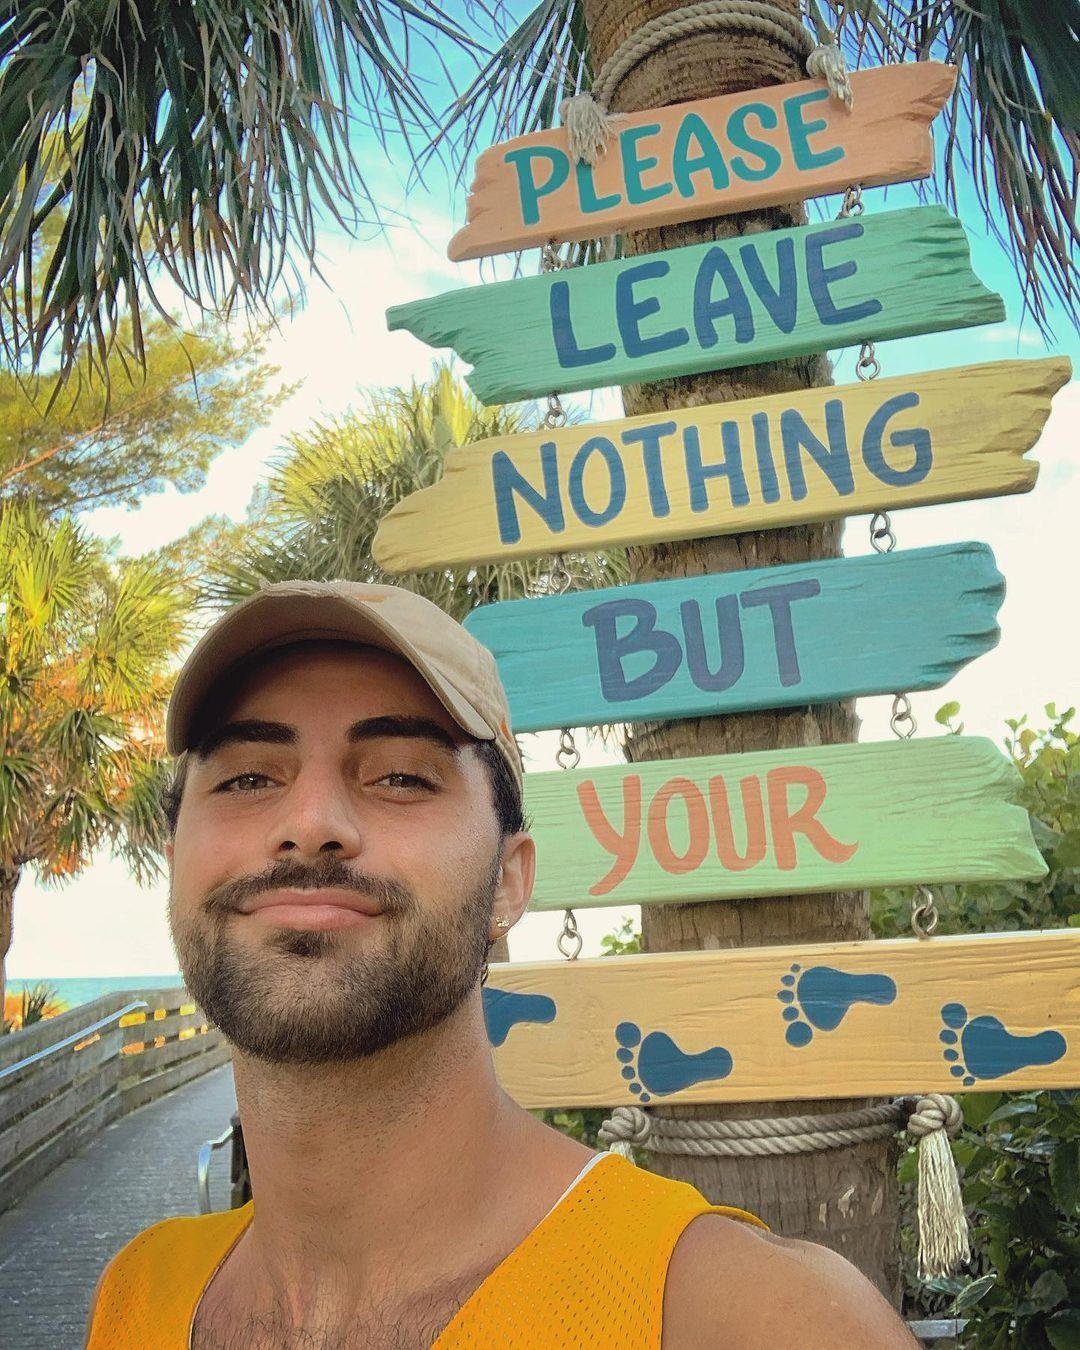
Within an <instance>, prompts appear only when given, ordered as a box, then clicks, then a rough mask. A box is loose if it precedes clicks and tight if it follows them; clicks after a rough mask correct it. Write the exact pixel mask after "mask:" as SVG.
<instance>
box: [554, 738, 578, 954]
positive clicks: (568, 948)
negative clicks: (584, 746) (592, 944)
mask: <svg viewBox="0 0 1080 1350" xmlns="http://www.w3.org/2000/svg"><path fill="white" fill-rule="evenodd" d="M555 763H556V764H558V766H559V768H560V769H576V768H577V766H578V765H579V764H580V763H581V751H580V750H579V749H578V748H577V743H576V742H575V740H574V733H573V732H572V731H571V730H570V728H569V727H563V729H562V731H560V732H559V748H558V750H556V751H555ZM583 945H584V939H583V938H582V936H581V934H580V933H579V932H578V926H577V919H576V918H575V916H574V911H573V910H572V909H568V910H566V912H565V913H564V914H563V926H562V932H561V933H560V934H559V936H558V937H557V938H556V939H555V946H556V947H558V949H559V952H560V953H561V955H563V956H565V957H566V959H567V960H568V961H576V960H577V959H578V957H579V956H580V955H581V948H582V946H583Z"/></svg>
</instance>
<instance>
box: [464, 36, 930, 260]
mask: <svg viewBox="0 0 1080 1350" xmlns="http://www.w3.org/2000/svg"><path fill="white" fill-rule="evenodd" d="M849 78H850V81H851V90H852V94H853V95H854V106H853V107H852V108H851V110H850V111H849V110H848V109H847V108H846V107H845V106H844V105H843V103H841V102H839V100H837V99H834V98H832V97H830V95H829V91H828V89H827V88H826V87H825V85H824V84H823V83H821V82H820V81H819V80H804V81H802V82H800V83H798V84H781V85H777V86H776V87H775V88H772V89H752V90H750V91H748V92H746V93H740V94H728V95H725V96H724V97H722V98H709V99H698V100H696V101H695V102H692V103H677V104H675V105H673V106H671V107H668V108H653V109H648V110H646V111H645V112H637V113H630V114H629V115H628V116H626V117H625V118H623V119H622V121H621V122H620V123H619V126H618V132H617V134H616V135H615V136H613V137H612V139H611V141H610V142H609V144H608V146H607V149H606V150H605V152H604V154H603V155H602V156H601V157H600V158H599V159H598V160H597V162H596V164H595V165H590V164H578V163H575V162H573V161H572V160H571V157H570V150H569V146H568V143H567V135H566V132H565V130H563V129H562V128H559V129H557V130H553V131H541V132H537V133H535V134H533V135H530V136H518V137H516V138H515V139H513V140H510V141H506V142H504V143H503V144H501V145H494V146H492V147H491V149H490V150H485V151H484V153H483V154H482V155H481V156H480V157H479V159H478V160H477V162H476V177H475V179H474V181H473V185H472V189H471V192H470V195H469V199H468V202H467V204H466V218H467V222H468V223H467V224H466V225H465V226H464V228H462V229H461V230H459V231H458V232H457V234H456V235H455V236H454V238H453V239H452V240H451V242H450V247H449V249H448V250H447V252H448V256H449V257H450V258H451V259H453V260H454V261H455V262H459V261H461V260H462V259H465V258H482V257H484V256H485V255H486V254H491V253H508V252H511V251H513V250H515V249H522V248H533V247H538V246H540V245H542V244H545V243H547V241H548V240H549V239H557V240H567V239H595V238H597V237H599V236H601V235H607V234H615V233H617V232H619V231H621V230H625V229H635V230H636V229H642V228H644V227H645V226H654V225H667V224H674V223H675V222H677V221H683V220H700V219H701V218H702V217H704V216H719V215H726V214H727V213H728V212H731V211H749V210H754V209H758V208H761V207H765V206H775V205H777V204H778V203H780V202H791V201H797V200H800V199H803V198H806V197H815V196H819V195H821V194H822V193H827V192H842V191H843V190H844V189H845V188H847V187H849V186H850V185H851V184H852V183H861V184H862V185H863V186H864V187H877V186H880V185H881V184H883V183H902V182H906V181H908V180H911V179H918V178H925V177H927V175H928V174H930V173H931V172H932V170H933V167H934V145H933V140H932V139H931V136H930V123H931V121H932V120H933V119H934V117H936V116H937V114H938V113H939V112H940V111H941V109H942V107H943V106H944V103H945V100H946V99H947V98H948V97H949V95H950V94H951V93H952V90H953V86H954V85H955V83H956V68H955V67H954V66H945V65H940V64H938V63H937V62H930V61H919V62H909V63H907V64H904V65H892V66H879V67H877V68H876V69H873V70H859V71H855V72H854V73H853V74H852V75H851V76H850V77H849Z"/></svg>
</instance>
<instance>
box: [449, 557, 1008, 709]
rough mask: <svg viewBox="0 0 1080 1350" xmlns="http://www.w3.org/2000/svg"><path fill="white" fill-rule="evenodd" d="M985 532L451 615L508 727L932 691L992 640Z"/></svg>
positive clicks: (998, 590)
mask: <svg viewBox="0 0 1080 1350" xmlns="http://www.w3.org/2000/svg"><path fill="white" fill-rule="evenodd" d="M1004 594H1005V583H1004V581H1003V579H1002V577H1001V575H1000V574H999V573H998V571H997V569H996V567H995V566H994V557H993V554H992V553H991V552H990V549H989V548H988V547H987V546H986V545H985V544H974V543H970V544H951V545H948V546H946V547H941V548H927V549H914V550H912V551H910V552H904V553H892V554H883V555H880V556H879V555H874V556H872V557H866V558H835V559H831V560H829V561H824V562H821V561H819V562H810V563H797V564H794V565H789V566H783V567H767V568H760V569H757V570H754V571H747V572H737V573H723V574H720V575H715V576H697V577H689V578H687V579H686V580H678V581H657V582H651V583H649V584H646V585H640V586H622V587H618V588H616V589H612V590H600V591H577V592H573V593H571V594H567V595H558V596H549V597H545V598H542V599H534V600H514V601H510V602H508V603H505V604H495V605H485V606H483V607H482V608H481V609H478V610H474V611H473V613H472V614H470V615H469V617H468V618H467V619H466V620H465V626H466V628H468V630H469V631H470V632H471V633H472V634H473V636H474V637H476V638H478V639H479V641H481V642H482V643H484V645H485V646H487V647H489V648H490V649H491V650H492V651H493V652H494V653H495V657H496V660H497V662H498V666H499V674H500V675H501V677H502V681H503V684H504V685H505V686H506V690H507V694H508V695H509V699H510V712H511V720H512V721H513V725H514V730H515V731H519V732H520V731H540V730H542V729H544V728H548V727H564V726H575V727H576V726H589V725H597V724H603V723H606V722H632V721H640V720H663V719H666V718H677V717H701V716H708V715H710V714H716V713H735V712H746V711H749V710H751V709H758V708H779V707H785V706H789V705H793V704H806V703H829V702H833V701H835V700H837V699H843V698H850V697H854V696H856V695H859V694H884V693H895V692H896V691H898V690H916V689H937V688H939V687H940V686H941V685H943V684H945V683H946V682H947V681H948V680H949V679H950V678H951V677H952V676H953V675H954V674H955V673H956V671H957V670H959V668H960V667H961V666H963V665H965V664H966V663H967V662H968V661H972V660H974V658H975V657H977V656H980V655H981V654H982V653H983V652H986V651H989V650H990V648H991V647H993V646H994V645H995V643H996V642H997V640H998V635H999V633H998V627H997V622H996V617H995V616H996V614H997V611H998V609H999V608H1000V606H1001V602H1002V600H1003V598H1004Z"/></svg>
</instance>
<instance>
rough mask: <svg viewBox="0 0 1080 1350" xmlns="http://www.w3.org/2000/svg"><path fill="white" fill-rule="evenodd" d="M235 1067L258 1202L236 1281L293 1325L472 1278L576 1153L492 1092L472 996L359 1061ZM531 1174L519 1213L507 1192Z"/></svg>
mask: <svg viewBox="0 0 1080 1350" xmlns="http://www.w3.org/2000/svg"><path fill="white" fill-rule="evenodd" d="M234 1064H235V1075H236V1093H237V1100H238V1102H239V1105H240V1112H241V1118H242V1120H243V1123H244V1140H245V1144H246V1147H247V1152H248V1163H249V1168H250V1172H251V1180H252V1190H253V1192H254V1194H255V1196H256V1197H257V1199H256V1217H255V1221H254V1222H253V1223H252V1225H251V1228H250V1230H249V1232H248V1233H247V1235H246V1237H245V1242H244V1243H243V1244H242V1248H238V1250H237V1266H238V1267H239V1270H238V1271H237V1274H238V1275H239V1276H240V1277H241V1279H240V1282H241V1284H242V1285H244V1286H247V1288H248V1289H249V1291H250V1293H251V1295H252V1296H253V1297H255V1298H258V1297H259V1291H260V1288H261V1290H262V1291H263V1292H264V1293H265V1294H270V1293H271V1292H273V1294H274V1297H275V1300H276V1301H278V1302H279V1303H280V1302H281V1301H282V1299H283V1298H284V1301H285V1303H286V1306H287V1307H288V1309H289V1312H290V1314H291V1315H292V1316H293V1317H294V1318H295V1319H296V1320H297V1321H298V1322H301V1321H302V1320H303V1318H304V1317H306V1316H307V1315H309V1313H310V1311H311V1309H312V1308H313V1307H315V1306H320V1307H321V1308H322V1309H323V1310H327V1309H328V1308H331V1307H333V1308H336V1309H337V1310H338V1311H339V1312H344V1311H345V1309H346V1308H347V1306H348V1305H349V1304H350V1303H356V1302H357V1301H358V1300H362V1298H363V1291H364V1290H365V1289H370V1288H372V1287H379V1286H382V1285H384V1284H389V1285H390V1286H391V1287H397V1288H398V1289H399V1290H400V1291H401V1292H402V1293H407V1292H408V1291H407V1289H405V1288H403V1286H404V1285H405V1284H409V1285H412V1286H414V1287H415V1288H416V1289H417V1290H420V1289H423V1288H424V1287H425V1283H430V1282H432V1281H437V1280H439V1279H449V1280H452V1279H456V1278H461V1279H465V1278H467V1276H468V1275H469V1273H470V1272H471V1270H472V1269H473V1268H474V1267H475V1268H476V1269H479V1270H482V1271H484V1272H485V1273H486V1271H487V1270H488V1269H490V1268H491V1267H492V1266H494V1265H495V1264H497V1262H498V1261H499V1260H500V1259H501V1258H502V1256H503V1255H505V1252H506V1251H507V1250H509V1248H510V1247H512V1246H513V1245H514V1244H515V1243H516V1242H517V1241H519V1240H520V1239H521V1238H522V1237H523V1236H524V1235H525V1234H526V1233H527V1232H528V1231H529V1229H530V1228H531V1227H532V1226H534V1224H535V1223H536V1222H538V1221H539V1219H540V1218H542V1217H543V1213H544V1212H545V1209H544V1207H543V1206H544V1205H545V1203H546V1204H547V1205H550V1203H553V1202H554V1200H555V1199H557V1197H558V1194H559V1191H560V1190H561V1189H562V1186H564V1185H565V1184H567V1183H568V1181H569V1180H570V1179H572V1176H573V1172H574V1170H576V1169H577V1168H579V1167H580V1166H581V1165H582V1164H583V1162H584V1161H585V1159H586V1158H587V1156H588V1155H587V1151H586V1150H584V1149H582V1148H581V1147H580V1146H579V1145H576V1144H573V1143H571V1141H569V1140H565V1139H562V1138H561V1137H560V1136H557V1135H553V1134H552V1133H551V1132H550V1131H547V1130H545V1129H544V1128H543V1127H542V1126H540V1125H539V1124H538V1123H537V1122H536V1121H535V1120H534V1119H533V1118H532V1117H531V1116H529V1115H528V1114H527V1113H526V1112H525V1111H522V1110H521V1109H520V1108H519V1107H517V1106H516V1105H514V1103H513V1102H511V1101H510V1099H509V1098H508V1097H506V1095H505V1094H504V1093H503V1092H502V1091H501V1090H500V1089H499V1087H498V1085H497V1083H496V1081H495V1076H494V1070H493V1067H492V1061H491V1052H490V1049H489V1046H488V1043H487V1037H486V1035H485V1034H484V1029H483V1015H482V1012H481V1005H480V999H479V997H477V998H475V999H473V1000H470V1001H469V1002H468V1003H467V1004H466V1005H464V1006H463V1007H462V1008H461V1009H459V1010H458V1012H457V1013H455V1014H454V1015H453V1016H452V1017H451V1018H449V1019H448V1020H447V1022H445V1023H444V1024H442V1026H440V1027H439V1028H437V1029H436V1031H434V1032H432V1033H429V1034H428V1035H425V1036H420V1037H414V1038H411V1039H410V1040H408V1041H406V1042H403V1043H401V1044H399V1045H397V1046H394V1047H391V1048H390V1049H388V1050H386V1051H384V1052H382V1053H381V1054H379V1055H376V1056H372V1057H371V1058H369V1059H366V1060H360V1061H354V1062H352V1063H348V1064H337V1065H329V1066H319V1067H308V1066H291V1065H284V1066H283V1065H274V1064H265V1063H262V1062H259V1061H255V1060H252V1059H250V1058H247V1057H245V1056H243V1055H241V1054H239V1053H237V1055H236V1056H235V1060H234ZM554 1141H558V1143H557V1146H556V1148H555V1149H554V1150H553V1144H554ZM564 1146H567V1147H565V1148H564ZM571 1151H572V1152H571ZM553 1153H557V1157H556V1156H553ZM530 1160H531V1161H530ZM553 1164H554V1165H553ZM530 1169H531V1170H530ZM545 1171H546V1172H547V1174H549V1175H550V1176H551V1178H552V1180H551V1182H550V1184H548V1185H547V1186H546V1187H545V1186H544V1185H541V1186H540V1188H539V1189H540V1191H542V1192H543V1194H542V1195H541V1194H539V1193H538V1194H537V1196H536V1198H535V1200H533V1199H531V1198H530V1195H529V1190H530V1185H531V1182H525V1183H523V1180H522V1179H523V1178H530V1176H531V1175H532V1176H535V1175H536V1174H537V1173H540V1174H544V1173H545ZM555 1187H558V1189H554V1194H552V1193H551V1192H552V1190H553V1188H555ZM508 1203H509V1205H510V1211H511V1212H510V1214H509V1215H508V1214H507V1205H508ZM518 1210H520V1211H521V1213H520V1215H517V1213H516V1211H518ZM519 1218H520V1225H519V1227H520V1231H516V1225H518V1219H519ZM511 1230H514V1231H511Z"/></svg>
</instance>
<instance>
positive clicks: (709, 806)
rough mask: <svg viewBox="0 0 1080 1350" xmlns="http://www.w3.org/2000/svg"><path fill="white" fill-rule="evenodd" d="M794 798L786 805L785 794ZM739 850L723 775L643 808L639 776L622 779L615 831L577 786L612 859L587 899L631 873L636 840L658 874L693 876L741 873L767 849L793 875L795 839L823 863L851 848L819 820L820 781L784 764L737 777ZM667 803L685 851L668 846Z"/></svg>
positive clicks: (591, 785)
mask: <svg viewBox="0 0 1080 1350" xmlns="http://www.w3.org/2000/svg"><path fill="white" fill-rule="evenodd" d="M793 790H794V795H795V797H796V798H801V800H799V801H798V804H797V805H793V804H792V792H793ZM738 791H739V795H740V798H741V802H742V813H741V814H742V835H743V842H742V846H741V847H740V846H739V843H738V842H737V841H736V837H735V826H734V822H733V819H732V808H731V797H730V792H729V787H728V783H727V780H726V779H725V778H724V776H723V775H722V774H716V775H714V776H713V777H711V778H710V779H709V780H708V782H707V783H706V784H705V786H704V790H703V789H702V787H700V786H699V785H698V784H697V783H695V782H694V781H693V780H692V779H690V778H684V777H678V778H671V779H669V780H668V781H667V782H666V783H664V784H663V785H662V786H661V787H659V788H658V789H657V790H656V792H655V793H653V795H652V798H651V799H650V801H649V802H648V804H647V805H646V804H645V802H644V794H643V788H642V781H641V778H640V776H639V775H638V774H627V775H626V776H625V777H624V778H623V779H622V828H621V829H620V828H619V827H618V826H616V825H615V824H614V823H613V822H612V821H611V819H610V818H609V817H608V814H607V812H606V811H605V810H604V807H603V804H602V803H601V801H600V794H599V792H598V791H597V788H596V784H595V782H594V781H593V780H592V779H591V778H586V779H585V780H584V781H582V782H581V783H579V784H578V788H577V794H578V801H579V802H580V804H581V809H582V813H583V815H584V817H585V820H586V821H587V822H588V825H589V829H590V830H591V831H592V835H593V838H594V839H595V840H596V842H597V843H598V844H599V845H600V846H601V848H603V849H604V851H605V852H606V853H609V854H610V855H611V857H612V865H611V867H610V869H609V871H608V872H607V873H606V874H605V875H604V876H602V877H601V878H600V880H599V881H597V882H595V883H594V884H593V885H592V886H590V887H589V894H590V895H608V894H610V893H611V892H612V891H613V890H615V888H616V887H617V886H619V885H620V884H621V883H622V882H624V881H625V880H626V878H627V877H628V876H629V875H630V873H631V872H632V871H633V870H634V867H635V866H636V864H637V862H638V859H639V857H640V855H641V849H642V834H643V832H644V838H645V841H646V842H647V846H648V850H649V854H650V855H651V857H652V858H653V860H654V861H655V862H657V863H658V864H659V865H660V867H661V868H663V870H664V871H665V872H669V873H671V874H672V875H675V876H678V875H681V874H683V873H686V872H695V871H697V869H698V868H699V867H702V866H704V865H705V863H706V861H711V854H712V853H713V852H714V851H715V854H716V860H717V861H718V862H719V864H720V866H721V868H723V870H724V871H725V872H745V871H747V870H748V869H750V868H752V867H756V866H757V865H758V864H759V863H761V862H763V861H764V860H765V859H766V857H767V856H768V854H769V851H770V848H771V850H772V859H773V862H774V865H775V866H776V867H777V868H779V869H780V870H781V871H785V872H787V871H792V870H794V868H795V867H796V866H797V865H798V853H797V848H796V835H801V836H802V837H803V838H804V839H805V840H806V842H807V844H808V845H809V846H810V847H811V848H812V849H813V850H814V851H815V852H816V853H817V854H818V855H819V856H820V857H822V858H824V859H825V860H826V861H827V862H831V863H844V862H847V861H848V860H849V859H850V858H853V857H854V856H855V853H856V852H857V851H858V847H859V846H858V844H857V843H854V844H846V843H843V842H841V840H839V839H836V838H835V837H834V836H833V835H832V834H830V832H829V831H828V829H827V828H826V827H825V825H824V824H822V822H821V821H820V820H819V819H818V812H819V811H820V810H821V808H822V807H823V806H824V805H825V799H826V796H827V787H826V783H825V778H824V776H823V775H822V774H821V773H819V772H818V771H817V770H816V769H812V768H810V767H808V766H806V765H783V766H781V767H779V768H776V769H769V770H768V771H767V772H766V773H765V774H764V781H763V778H762V775H759V774H747V775H746V777H744V778H742V779H740V781H739V784H738ZM674 803H679V813H680V814H681V815H682V817H683V819H684V820H685V825H686V828H685V829H684V830H683V834H685V835H686V844H685V847H684V848H683V849H682V850H681V851H680V850H679V849H678V848H677V847H676V846H675V844H674V843H673V842H672V838H671V834H670V832H669V823H668V817H669V813H670V811H671V809H672V806H673V804H674Z"/></svg>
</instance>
